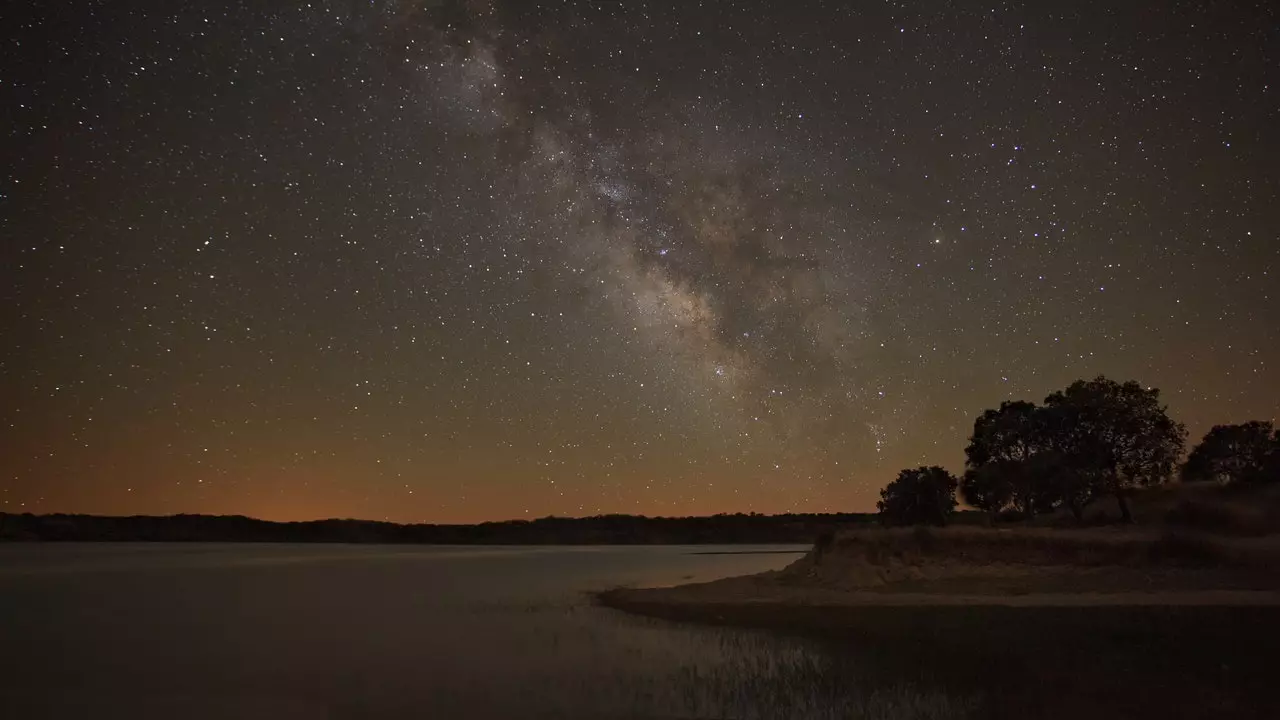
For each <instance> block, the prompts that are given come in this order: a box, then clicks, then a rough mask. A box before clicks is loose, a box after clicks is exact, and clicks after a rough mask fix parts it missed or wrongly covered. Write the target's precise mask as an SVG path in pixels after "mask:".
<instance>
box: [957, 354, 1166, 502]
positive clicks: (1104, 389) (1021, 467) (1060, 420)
mask: <svg viewBox="0 0 1280 720" xmlns="http://www.w3.org/2000/svg"><path fill="white" fill-rule="evenodd" d="M1185 436H1186V431H1185V429H1184V428H1183V426H1182V424H1181V423H1179V422H1177V421H1175V420H1173V419H1172V418H1170V417H1169V415H1168V413H1167V409H1166V408H1165V406H1164V405H1162V404H1161V403H1160V391H1159V390H1157V389H1155V388H1144V387H1143V386H1141V385H1139V384H1138V383H1137V382H1134V381H1128V382H1125V383H1118V382H1116V381H1114V380H1110V379H1108V378H1106V377H1102V376H1099V377H1097V378H1094V379H1093V380H1087V381H1086V380H1078V381H1076V382H1074V383H1072V384H1071V385H1069V386H1068V387H1066V388H1065V389H1063V390H1059V391H1057V392H1054V393H1052V394H1051V395H1049V396H1048V397H1047V398H1045V401H1044V404H1043V405H1039V406H1038V405H1036V404H1035V403H1031V402H1026V401H1006V402H1003V403H1001V404H1000V407H999V408H997V409H994V410H987V411H985V412H983V413H982V415H980V416H979V417H978V418H977V420H976V421H974V425H973V435H972V436H971V437H970V438H969V446H968V447H966V448H965V466H966V472H965V475H964V483H963V487H962V496H963V497H964V499H965V502H967V503H968V504H970V505H972V506H974V507H976V508H978V509H981V510H986V511H987V512H990V513H992V514H996V513H1000V512H1002V511H1005V510H1015V511H1017V512H1018V513H1019V514H1020V515H1022V516H1024V517H1030V516H1032V515H1035V514H1036V513H1041V512H1048V511H1050V510H1052V509H1054V508H1055V507H1058V506H1063V505H1065V506H1067V507H1069V508H1070V509H1071V511H1072V512H1073V514H1075V515H1076V517H1077V518H1080V517H1081V513H1082V509H1083V507H1084V506H1085V505H1086V504H1087V503H1089V502H1091V501H1093V500H1095V499H1097V498H1099V497H1101V496H1104V495H1111V496H1114V497H1115V498H1116V500H1117V501H1118V503H1119V507H1120V512H1121V515H1122V517H1123V518H1124V519H1125V520H1126V521H1128V520H1131V519H1132V517H1131V514H1130V511H1129V506H1128V502H1127V500H1126V496H1127V495H1128V493H1129V492H1130V491H1131V490H1132V489H1134V488H1136V487H1141V486H1146V485H1151V484H1156V483H1161V482H1165V481H1166V480H1168V479H1169V478H1170V477H1171V476H1172V474H1173V469H1174V467H1175V465H1176V464H1177V461H1178V458H1179V457H1180V456H1181V454H1182V448H1183V439H1184V437H1185Z"/></svg>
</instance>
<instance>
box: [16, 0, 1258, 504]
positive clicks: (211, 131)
mask: <svg viewBox="0 0 1280 720" xmlns="http://www.w3.org/2000/svg"><path fill="white" fill-rule="evenodd" d="M262 5H263V7H257V6H256V5H215V4H201V5H191V6H186V7H167V6H166V7H164V8H160V9H157V8H152V7H144V6H143V5H141V4H136V3H130V2H120V3H112V4H110V5H108V6H101V7H98V6H83V7H44V6H42V4H38V3H37V4H32V5H31V6H30V7H26V8H13V9H6V10H4V11H0V12H2V13H3V17H2V18H0V19H3V21H4V22H3V27H5V28H9V29H10V30H8V42H7V44H6V47H5V50H4V53H3V56H0V60H2V61H3V64H2V65H0V67H3V71H0V81H2V82H0V93H3V100H4V110H3V112H4V114H5V118H6V122H5V127H6V128H7V130H6V133H5V135H4V138H3V140H0V158H3V159H4V160H5V162H4V164H3V167H4V168H5V171H4V176H3V178H0V183H2V184H0V208H2V209H3V213H2V214H0V227H2V228H3V230H4V236H5V243H4V248H3V250H2V251H0V252H3V254H4V267H5V268H6V274H7V275H8V276H9V278H10V280H9V281H7V282H6V283H5V284H4V285H5V287H4V289H3V290H2V291H0V292H3V301H4V303H5V306H6V307H7V308H8V310H7V312H6V313H5V314H4V319H3V320H2V321H0V322H2V323H3V324H2V325H0V329H2V330H3V333H4V337H5V338H6V345H7V349H6V351H5V353H4V355H3V365H2V366H0V370H2V371H3V375H2V377H0V381H2V382H3V394H4V397H5V398H6V402H5V404H4V407H3V408H0V412H2V413H3V415H0V420H2V421H3V425H2V426H0V427H2V428H3V432H4V447H6V448H8V450H7V451H6V453H5V454H4V456H3V458H0V511H24V510H28V511H39V512H46V511H84V512H102V513H169V512H224V513H243V514H250V515H258V516H264V517H270V518H309V517H317V516H356V517H370V518H389V519H393V520H401V521H418V520H430V521H461V520H465V521H470V520H480V519H495V518H507V517H534V516H543V515H547V514H559V515H582V514H594V513H601V512H635V513H644V514H650V515H653V514H668V515H670V514H681V515H683V514H698V513H714V512H734V511H748V510H753V511H760V512H780V511H788V510H804V511H835V510H855V511H856V510H868V509H870V508H871V507H872V506H873V504H874V500H875V498H876V496H877V493H878V490H879V488H880V487H881V486H882V485H883V484H884V483H885V482H887V481H888V480H889V479H891V478H892V477H893V475H894V474H896V472H897V470H899V469H900V468H903V467H909V466H910V467H914V466H916V465H920V464H931V463H939V464H943V465H947V466H950V467H951V468H952V469H958V467H959V465H960V463H961V460H962V452H961V450H962V448H963V445H964V440H965V436H966V435H967V432H968V430H969V429H970V427H971V425H972V421H973V418H974V417H976V416H977V415H978V414H979V413H980V412H981V411H982V410H983V409H984V408H987V407H994V406H996V405H998V404H999V402H1000V401H1001V400H1005V399H1011V398H1024V399H1030V400H1039V399H1041V398H1043V397H1044V396H1045V395H1046V394H1048V393H1049V392H1051V391H1052V390H1054V389H1057V388H1060V387H1062V386H1064V385H1066V384H1067V383H1069V382H1070V381H1072V380H1074V379H1077V378H1081V377H1093V376H1095V375H1097V374H1100V373H1105V374H1108V375H1111V376H1113V377H1116V378H1118V379H1130V378H1132V379H1137V380H1140V381H1142V382H1144V383H1147V384H1150V385H1154V386H1157V387H1160V388H1162V389H1163V390H1164V393H1165V397H1166V398H1167V399H1168V401H1169V403H1170V405H1171V411H1172V412H1173V414H1174V415H1176V416H1177V417H1178V418H1179V419H1181V420H1183V421H1185V422H1187V424H1188V425H1189V427H1190V429H1191V431H1192V434H1193V435H1196V434H1198V433H1201V432H1203V431H1204V430H1205V429H1207V427H1208V426H1210V425H1212V424H1214V423H1220V422H1238V421H1243V420H1247V419H1253V418H1258V419H1271V418H1274V417H1275V415H1276V414H1277V408H1280V399H1277V394H1276V390H1275V388H1276V386H1277V382H1276V376H1275V372H1276V367H1277V363H1278V362H1280V349H1278V346H1280V335H1278V333H1280V330H1277V328H1280V300H1278V299H1277V296H1276V291H1275V290H1274V287H1273V286H1275V284H1276V279H1275V275H1276V272H1277V262H1278V260H1280V237H1278V236H1277V227H1278V226H1280V223H1278V221H1280V215H1278V213H1280V210H1278V209H1277V208H1278V207H1280V204H1277V202H1276V200H1277V195H1278V194H1280V193H1278V190H1280V181H1278V179H1277V163H1276V162H1275V161H1276V159H1277V158H1280V140H1278V139H1277V134H1276V133H1275V131H1274V130H1273V128H1274V127H1280V110H1278V108H1277V100H1276V92H1277V90H1276V88H1277V82H1278V80H1280V71H1278V70H1277V67H1276V65H1275V62H1274V58H1275V57H1276V56H1277V53H1278V51H1280V31H1278V30H1277V28H1278V27H1280V22H1277V20H1278V19H1280V18H1277V16H1276V14H1275V11H1274V10H1273V9H1272V8H1271V7H1270V6H1268V5H1267V4H1265V3H1260V4H1258V5H1256V6H1253V7H1250V6H1248V5H1246V4H1232V5H1231V6H1230V7H1228V6H1226V5H1222V6H1215V7H1204V8H1191V7H1185V8H1178V9H1168V8H1166V7H1164V5H1163V4H1158V3H1152V4H1150V6H1133V7H1132V8H1129V9H1117V8H1115V7H1113V6H1111V5H1109V4H1105V3H1098V4H1089V3H1085V4H1072V5H1069V6H1068V5H1062V6H1059V7H1043V8H1042V7H1037V6H1031V7H1023V6H1020V5H999V6H995V7H978V6H973V7H969V8H965V7H957V6H956V5H954V4H942V3H920V4H916V3H911V4H902V5H899V4H893V3H883V2H877V3H841V4H825V5H824V4H807V3H801V4H798V5H797V6H796V7H787V8H786V9H785V10H784V9H776V8H775V9H772V10H770V9H769V8H766V7H764V6H760V7H748V6H745V5H735V4H730V3H707V4H702V5H697V6H694V5H689V4H686V3H679V4H670V5H652V4H643V3H623V4H609V5H603V4H592V3H585V2H583V3H579V2H571V3H564V4H559V3H558V4H547V5H537V4H531V3H486V2H472V3H453V2H378V3H349V2H310V3H304V2H283V3H264V4H262ZM15 448H16V450H15Z"/></svg>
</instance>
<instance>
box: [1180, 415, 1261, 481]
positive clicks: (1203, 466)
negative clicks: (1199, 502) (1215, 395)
mask: <svg viewBox="0 0 1280 720" xmlns="http://www.w3.org/2000/svg"><path fill="white" fill-rule="evenodd" d="M1277 457H1280V435H1277V434H1276V431H1275V427H1274V426H1273V425H1272V424H1271V423H1270V422H1266V421H1262V420H1253V421H1251V422H1247V423H1243V424H1241V425H1215V426H1214V427H1213V429H1212V430H1210V431H1209V432H1207V433H1205V436H1204V439H1202V440H1201V441H1200V444H1199V445H1196V447H1195V449H1193V450H1192V451H1191V454H1190V455H1189V456H1187V461H1186V463H1184V464H1183V465H1182V479H1183V480H1189V481H1195V480H1213V481H1216V482H1219V483H1223V484H1226V483H1233V482H1258V481H1263V480H1274V479H1277V478H1275V477H1274V475H1273V473H1274V472H1275V468H1276V466H1277V462H1276V459H1277Z"/></svg>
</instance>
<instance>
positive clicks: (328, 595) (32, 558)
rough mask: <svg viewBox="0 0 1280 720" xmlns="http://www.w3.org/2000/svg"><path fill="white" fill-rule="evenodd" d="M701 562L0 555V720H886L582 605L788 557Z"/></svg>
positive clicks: (786, 654) (713, 632) (784, 658)
mask: <svg viewBox="0 0 1280 720" xmlns="http://www.w3.org/2000/svg"><path fill="white" fill-rule="evenodd" d="M715 549H717V548H707V547H697V548H692V547H581V548H579V547H574V548H568V547H554V548H491V547H464V548H460V547H421V546H411V547H404V546H339V545H226V544H218V545H201V544H173V545H170V544H145V545H139V544H119V545H117V544H92V545H79V544H49V545H9V546H0V717H6V718H7V717H14V718H17V717H22V718H41V717H49V718H72V717H74V718H86V717H129V718H150V717H157V718H158V717H165V718H180V717H200V718H205V717H235V718H294V717H299V718H301V717H306V718H363V717H376V718H383V717H385V718H392V717H396V718H402V717H423V718H427V717H430V718H443V717H519V718H536V717H565V718H596V717H610V718H612V717H619V718H621V717H634V718H657V717H664V718H673V717H682V718H684V717H716V718H729V717H734V718H756V717H760V718H764V717H795V718H825V717H857V716H895V715H900V713H897V712H894V711H892V708H888V707H887V706H886V707H880V705H884V703H886V702H888V703H889V705H892V704H893V702H894V701H893V699H892V697H890V699H889V700H884V699H883V696H882V695H881V694H876V696H875V698H870V696H869V695H868V694H867V693H861V694H858V691H859V689H858V688H857V687H856V683H848V682H844V681H841V682H839V683H827V684H823V683H820V682H817V681H816V680H815V678H822V677H829V673H828V672H827V668H826V667H825V663H826V662H827V660H826V659H825V658H824V656H823V654H822V653H821V652H819V651H818V650H817V649H816V648H815V647H813V646H811V645H809V644H807V643H806V642H805V641H802V640H798V639H788V638H783V637H779V636H774V635H769V634H765V633H755V632H750V631H738V630H727V629H720V628H699V627H693V626H679V625H673V624H668V623H660V622H656V621H648V620H644V619H640V618H634V617H631V616H627V615H625V614H623V613H619V612H616V611H613V610H609V609H605V608H597V607H593V606H591V605H590V602H589V598H588V597H587V596H586V593H587V592H589V591H592V590H599V589H604V588H608V587H613V586H617V585H628V584H645V585H662V584H676V583H681V582H689V581H695V580H710V579H714V578H717V577H724V576H729V575H740V574H745V573H753V572H759V571H762V570H767V569H774V568H779V567H782V566H784V565H786V564H787V563H789V562H791V561H792V560H794V559H795V557H796V555H787V554H720V555H715V554H698V553H705V552H706V551H708V550H715ZM722 549H726V550H745V549H770V550H777V549H797V548H790V547H782V548H779V547H777V546H769V547H757V548H744V547H741V546H735V547H733V548H722ZM855 695H856V697H855ZM912 697H913V698H916V696H915V695H913V696H912ZM916 700H917V701H918V698H916ZM868 703H870V704H868ZM876 703H879V704H880V705H876ZM859 708H860V710H859V711H858V712H854V710H857V709H859ZM909 714H914V713H909ZM927 714H932V713H927Z"/></svg>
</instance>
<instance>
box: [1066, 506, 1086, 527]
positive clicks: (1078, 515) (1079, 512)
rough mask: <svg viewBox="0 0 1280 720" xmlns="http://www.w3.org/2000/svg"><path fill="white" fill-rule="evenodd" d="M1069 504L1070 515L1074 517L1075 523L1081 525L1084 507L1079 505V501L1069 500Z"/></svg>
mask: <svg viewBox="0 0 1280 720" xmlns="http://www.w3.org/2000/svg"><path fill="white" fill-rule="evenodd" d="M1069 505H1070V506H1071V516H1072V517H1074V518H1075V519H1076V524H1077V525H1083V524H1084V508H1083V507H1081V506H1080V503H1078V502H1075V501H1074V500H1073V501H1071V502H1070V503H1069Z"/></svg>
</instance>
